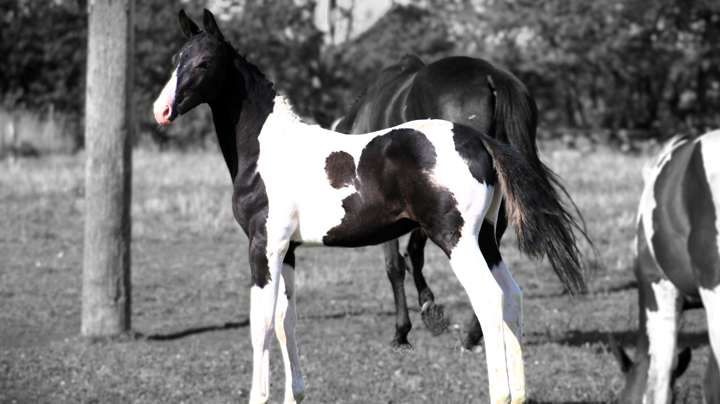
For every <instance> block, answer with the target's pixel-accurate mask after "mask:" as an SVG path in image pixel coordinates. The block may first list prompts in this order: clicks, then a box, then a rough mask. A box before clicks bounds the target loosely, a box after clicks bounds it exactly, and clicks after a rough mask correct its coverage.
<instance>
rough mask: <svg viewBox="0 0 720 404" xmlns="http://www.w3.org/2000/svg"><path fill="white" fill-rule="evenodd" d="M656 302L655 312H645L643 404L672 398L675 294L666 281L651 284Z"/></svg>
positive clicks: (675, 313) (676, 295) (675, 325)
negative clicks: (647, 361)
mask: <svg viewBox="0 0 720 404" xmlns="http://www.w3.org/2000/svg"><path fill="white" fill-rule="evenodd" d="M651 287H652V290H653V293H654V294H655V301H656V302H657V311H650V310H649V309H647V308H646V309H645V310H646V311H647V333H648V340H649V348H648V354H649V356H650V366H649V369H648V380H647V388H646V390H645V397H643V399H644V400H643V401H644V402H645V403H648V404H666V403H669V402H670V400H671V399H672V391H671V389H670V387H671V386H670V375H671V373H672V369H673V360H674V359H675V348H676V345H677V333H678V329H677V313H678V309H679V307H678V306H679V303H680V302H679V294H678V290H677V289H676V288H675V286H674V285H673V284H672V282H670V281H669V280H667V279H661V280H660V281H658V282H656V283H653V284H652V285H651Z"/></svg>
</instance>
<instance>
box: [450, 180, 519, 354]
mask: <svg viewBox="0 0 720 404" xmlns="http://www.w3.org/2000/svg"><path fill="white" fill-rule="evenodd" d="M498 201H499V202H498ZM493 209H495V211H493ZM493 212H495V213H494V214H493ZM493 216H495V217H497V220H496V222H495V225H494V227H495V232H494V236H492V235H489V234H482V235H480V236H479V237H478V245H479V247H480V250H481V251H482V249H483V245H488V246H491V245H492V243H491V238H493V237H494V238H495V240H496V244H497V247H500V239H501V238H502V236H503V234H505V230H506V229H507V226H508V219H507V214H506V213H505V199H502V194H500V193H498V194H497V195H495V196H493V206H492V207H491V211H489V212H488V216H487V217H486V221H487V220H492V217H493ZM486 223H491V222H486ZM483 226H485V223H483ZM481 231H482V228H481ZM483 257H485V262H487V264H488V267H490V268H492V267H493V265H495V263H494V262H489V261H488V255H487V254H486V253H485V252H483ZM513 282H514V281H513ZM521 335H522V334H521ZM482 336H483V331H482V327H481V326H480V321H478V318H477V316H476V315H475V314H473V315H472V319H470V325H469V327H468V333H467V335H466V336H465V339H463V341H462V347H463V348H464V349H466V350H468V351H470V350H472V349H473V348H474V347H475V346H476V345H480V340H481V339H482Z"/></svg>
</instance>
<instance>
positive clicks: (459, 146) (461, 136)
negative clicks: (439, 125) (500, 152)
mask: <svg viewBox="0 0 720 404" xmlns="http://www.w3.org/2000/svg"><path fill="white" fill-rule="evenodd" d="M453 141H454V142H455V150H456V151H457V152H458V154H459V155H460V157H462V159H463V160H465V162H466V163H467V164H468V167H469V168H470V174H472V176H473V178H475V179H476V180H477V181H478V182H479V183H481V184H485V185H495V177H496V174H495V170H494V169H493V162H492V158H491V157H490V154H489V153H488V151H487V149H486V148H485V145H484V144H483V142H482V134H480V132H478V131H477V130H475V129H473V128H471V127H469V126H465V125H461V124H457V123H456V124H453Z"/></svg>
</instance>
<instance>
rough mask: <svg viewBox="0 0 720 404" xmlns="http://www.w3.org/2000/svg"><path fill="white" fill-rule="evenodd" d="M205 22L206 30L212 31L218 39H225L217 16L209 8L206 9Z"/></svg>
mask: <svg viewBox="0 0 720 404" xmlns="http://www.w3.org/2000/svg"><path fill="white" fill-rule="evenodd" d="M203 22H204V23H205V31H207V32H209V33H211V34H212V36H214V37H215V39H217V40H218V41H223V40H224V39H225V37H223V34H222V33H221V32H220V28H218V26H217V23H216V22H215V16H214V15H213V13H211V12H210V11H209V10H208V9H205V17H204V18H203Z"/></svg>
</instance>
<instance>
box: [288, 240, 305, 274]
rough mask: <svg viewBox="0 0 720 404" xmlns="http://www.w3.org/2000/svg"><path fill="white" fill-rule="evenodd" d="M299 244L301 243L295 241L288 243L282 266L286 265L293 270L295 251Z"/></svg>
mask: <svg viewBox="0 0 720 404" xmlns="http://www.w3.org/2000/svg"><path fill="white" fill-rule="evenodd" d="M301 244H302V243H300V242H297V241H291V242H290V246H289V247H288V250H287V252H286V253H285V258H283V264H288V265H290V266H291V267H293V269H295V249H296V248H298V247H299V246H300V245H301Z"/></svg>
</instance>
